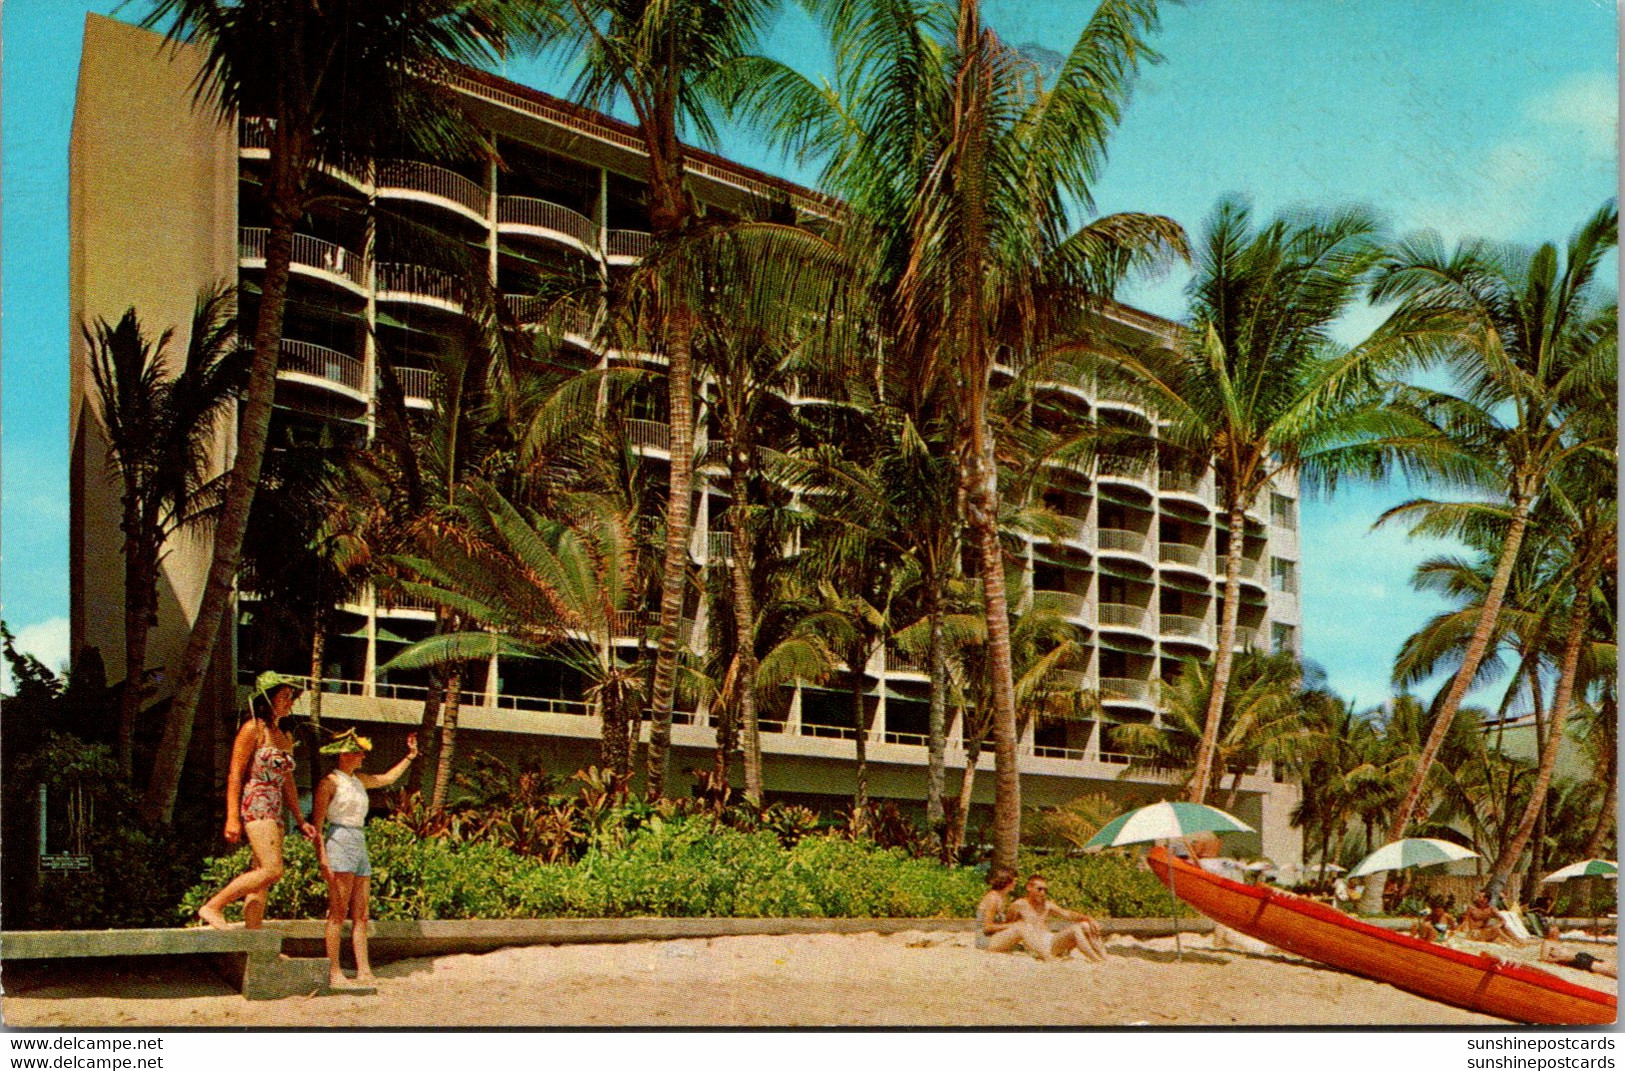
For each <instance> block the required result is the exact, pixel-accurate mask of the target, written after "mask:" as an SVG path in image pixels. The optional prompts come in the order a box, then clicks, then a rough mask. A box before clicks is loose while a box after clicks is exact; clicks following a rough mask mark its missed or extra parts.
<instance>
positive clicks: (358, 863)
mask: <svg viewBox="0 0 1625 1071" xmlns="http://www.w3.org/2000/svg"><path fill="white" fill-rule="evenodd" d="M371 750H372V741H371V740H368V739H367V738H366V737H364V736H357V735H356V731H355V730H354V729H349V730H347V731H345V732H343V733H341V734H339V736H338V737H337V738H335V739H334V740H333V741H332V742H331V743H329V744H327V745H326V746H324V747H323V748H322V754H323V755H337V756H338V769H336V770H334V771H333V772H332V773H330V774H328V775H327V776H326V777H324V778H322V783H321V784H320V785H318V786H316V802H315V806H314V808H313V810H312V813H311V819H312V821H313V822H314V823H315V825H316V828H317V829H320V828H322V825H323V823H324V822H325V823H327V824H328V825H329V826H330V827H331V828H329V829H328V831H327V837H326V839H325V840H318V841H317V842H316V860H317V862H318V863H319V864H320V866H321V868H322V877H323V878H324V879H326V881H327V932H326V935H325V936H326V939H327V981H328V985H330V986H332V987H334V988H343V987H344V985H345V984H346V983H345V978H344V972H343V971H342V970H340V969H339V939H340V937H342V936H343V934H344V919H345V917H346V916H348V917H349V918H350V921H351V924H352V926H353V927H354V930H353V932H352V933H351V935H350V941H351V943H352V945H353V946H354V948H355V980H356V981H357V982H359V983H361V984H362V985H370V984H372V983H373V982H374V981H375V979H374V978H373V973H372V963H371V962H370V961H369V960H368V958H367V906H368V905H367V897H368V889H369V886H370V885H371V884H372V862H371V860H370V859H368V857H367V834H366V831H365V826H366V824H367V810H368V803H367V789H369V788H385V787H387V786H389V785H393V784H394V783H395V782H396V781H398V780H400V777H401V774H403V773H405V772H406V768H407V767H408V766H410V765H411V764H412V760H413V759H415V758H417V756H418V736H417V734H416V733H409V734H407V737H406V757H405V758H404V759H402V760H401V761H400V762H397V763H396V764H395V765H394V766H391V767H390V768H389V770H388V772H386V773H381V774H365V773H358V772H357V771H358V770H359V769H360V768H361V762H362V760H363V759H364V758H366V755H367V752H369V751H371Z"/></svg>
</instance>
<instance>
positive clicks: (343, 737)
mask: <svg viewBox="0 0 1625 1071" xmlns="http://www.w3.org/2000/svg"><path fill="white" fill-rule="evenodd" d="M371 750H372V741H371V740H369V739H367V738H366V737H364V736H357V735H356V731H355V730H354V729H346V730H344V731H343V732H342V733H339V734H338V735H337V736H335V737H333V739H332V740H331V741H329V742H328V743H326V744H323V745H322V754H323V755H343V754H344V753H346V752H349V751H363V752H365V751H371Z"/></svg>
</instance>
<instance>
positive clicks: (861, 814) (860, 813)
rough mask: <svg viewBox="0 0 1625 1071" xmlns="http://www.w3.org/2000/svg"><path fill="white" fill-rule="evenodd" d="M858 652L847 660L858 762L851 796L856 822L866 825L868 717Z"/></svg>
mask: <svg viewBox="0 0 1625 1071" xmlns="http://www.w3.org/2000/svg"><path fill="white" fill-rule="evenodd" d="M862 657H863V656H862V653H861V652H858V651H853V652H849V653H848V655H847V658H848V659H852V660H854V661H853V664H852V724H853V725H854V726H855V727H856V734H855V735H854V736H853V738H852V742H853V744H854V745H855V746H856V749H857V760H858V770H857V774H858V789H857V791H856V792H855V793H853V796H852V810H853V813H854V814H855V815H856V816H857V818H858V821H860V822H864V823H865V824H867V818H868V815H869V716H868V711H867V710H866V709H865V707H866V706H867V704H865V703H864V701H863V665H862V663H860V662H857V661H856V659H859V658H862Z"/></svg>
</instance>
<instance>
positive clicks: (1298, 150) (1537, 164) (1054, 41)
mask: <svg viewBox="0 0 1625 1071" xmlns="http://www.w3.org/2000/svg"><path fill="white" fill-rule="evenodd" d="M985 4H986V7H985V10H986V12H987V18H988V21H989V22H990V23H991V24H992V25H993V26H994V27H995V28H996V29H998V30H999V31H1000V32H1001V33H1002V34H1003V35H1004V36H1005V37H1006V39H1007V40H1009V41H1011V42H1012V43H1014V44H1017V45H1024V44H1029V43H1032V44H1037V45H1041V46H1043V47H1045V48H1049V49H1053V50H1063V51H1064V50H1065V49H1066V48H1067V47H1068V46H1069V45H1070V42H1071V41H1072V40H1073V39H1074V38H1075V36H1076V34H1077V31H1078V29H1079V28H1080V27H1081V26H1082V24H1083V22H1084V21H1085V20H1086V18H1087V17H1088V14H1089V13H1090V12H1091V11H1092V10H1093V7H1094V5H1093V4H1089V3H1079V2H1068V3H1039V2H1036V0H985ZM118 6H119V4H118V0H96V2H88V3H87V2H83V0H8V2H7V3H5V5H4V8H3V23H0V33H3V38H4V48H5V60H6V62H5V64H4V69H3V85H0V107H3V112H0V242H3V244H4V250H5V256H4V258H3V260H0V427H3V439H0V449H3V452H4V454H3V465H4V467H3V475H4V482H3V484H0V530H3V532H4V539H5V542H4V558H3V560H0V605H3V607H4V616H5V619H6V621H7V622H8V623H9V624H10V626H11V628H12V630H13V631H14V632H16V633H17V634H18V635H19V637H20V639H21V641H22V643H23V646H25V647H26V648H28V649H31V650H33V651H34V652H35V653H37V654H39V655H40V656H41V657H42V658H44V659H45V660H46V661H47V662H49V663H51V664H53V665H54V664H57V663H59V662H60V661H62V660H63V659H64V658H65V656H66V651H67V607H68V582H67V525H68V501H67V491H66V488H67V469H68V462H67V446H68V429H67V389H68V371H67V346H68V338H69V325H68V319H67V259H68V258H67V139H68V128H69V124H70V123H71V120H72V106H73V92H74V79H75V76H76V72H77V68H78V53H79V41H80V33H81V26H82V21H83V14H84V12H85V11H98V12H103V13H107V12H109V11H112V10H113V9H115V8H116V7H118ZM125 7H126V9H127V12H126V13H121V17H129V18H135V17H138V16H139V13H140V12H141V11H143V10H144V5H142V4H141V3H139V2H132V3H129V4H127V5H125ZM1615 42H1616V29H1615V8H1614V6H1613V5H1612V4H1607V3H1600V2H1595V0H1476V2H1474V3H1472V4H1470V5H1469V4H1463V3H1461V2H1459V0H1231V2H1225V3H1221V2H1218V0H1197V2H1195V3H1192V4H1190V5H1189V6H1187V7H1183V8H1174V9H1170V10H1169V11H1168V12H1167V14H1166V16H1165V19H1164V26H1163V32H1162V33H1161V34H1160V35H1159V36H1158V38H1157V47H1158V48H1159V50H1160V51H1161V52H1162V53H1163V55H1164V57H1165V58H1164V62H1163V63H1162V64H1160V65H1158V66H1156V67H1153V68H1150V69H1149V70H1148V71H1147V73H1146V74H1145V76H1144V77H1143V78H1142V80H1141V83H1140V85H1139V88H1138V92H1137V94H1136V97H1135V100H1134V102H1133V105H1132V106H1131V108H1130V109H1129V112H1128V114H1127V116H1126V117H1125V119H1124V122H1123V125H1122V128H1121V130H1120V131H1119V132H1118V134H1117V135H1116V137H1115V138H1114V140H1113V142H1112V145H1111V159H1110V163H1109V164H1108V166H1107V168H1106V171H1105V174H1104V176H1103V179H1102V181H1101V182H1100V184H1099V186H1098V188H1097V189H1096V191H1095V193H1096V202H1097V208H1098V210H1099V211H1101V212H1114V211H1126V210H1134V211H1148V212H1159V213H1163V214H1166V215H1169V216H1172V217H1173V218H1175V219H1177V220H1179V221H1180V222H1181V223H1183V224H1184V225H1185V226H1186V227H1187V228H1188V229H1191V230H1192V231H1195V230H1196V229H1197V228H1198V227H1199V226H1200V225H1201V222H1202V220H1203V218H1204V217H1205V216H1206V214H1207V213H1208V211H1209V210H1210V209H1211V207H1212V205H1213V204H1214V202H1215V201H1216V200H1217V199H1218V198H1219V197H1220V196H1221V195H1224V194H1227V193H1243V194H1247V195H1249V196H1251V197H1252V198H1253V201H1254V203H1255V205H1256V208H1257V210H1258V212H1259V213H1260V214H1268V213H1272V212H1274V211H1276V210H1278V209H1281V208H1285V207H1289V206H1296V205H1327V204H1335V203H1344V202H1361V203H1365V204H1369V205H1372V206H1374V207H1376V208H1378V209H1380V210H1381V211H1383V212H1384V213H1386V215H1387V218H1388V219H1389V221H1390V224H1391V226H1392V227H1393V229H1394V230H1395V231H1397V232H1404V231H1409V230H1414V229H1416V228H1420V227H1431V228H1434V229H1436V230H1438V231H1440V232H1441V233H1442V234H1443V235H1444V236H1445V237H1446V238H1448V239H1452V240H1453V239H1455V238H1458V237H1462V236H1466V235H1474V236H1483V237H1489V238H1494V239H1500V240H1508V241H1516V242H1527V243H1534V242H1539V241H1544V240H1548V239H1559V240H1560V239H1562V238H1565V237H1566V236H1567V235H1568V234H1569V233H1570V231H1572V230H1573V228H1574V227H1575V226H1576V225H1577V224H1578V223H1579V222H1580V221H1581V220H1582V219H1583V218H1584V217H1585V216H1586V215H1588V214H1589V213H1590V212H1591V211H1592V210H1594V209H1595V208H1596V206H1597V205H1598V204H1599V203H1600V202H1601V201H1602V199H1603V198H1605V197H1608V196H1610V195H1612V194H1613V192H1614V190H1615V188H1616V172H1617V163H1616V161H1617V146H1616V129H1617V103H1618V96H1617V83H1618V71H1617V61H1616V58H1615ZM767 48H768V51H770V52H771V53H773V54H775V55H778V56H780V57H781V58H785V59H787V60H789V61H790V62H792V63H795V64H796V65H798V66H801V67H802V69H803V70H807V71H808V72H809V73H814V74H816V73H818V72H819V71H820V70H821V69H822V68H821V67H820V66H818V65H819V64H820V63H822V61H823V51H824V46H823V45H822V43H821V41H820V39H819V37H818V35H817V33H816V31H815V29H814V27H813V26H812V24H811V23H810V21H809V20H808V19H807V18H806V17H805V16H804V15H803V14H801V13H800V12H799V11H798V10H792V11H790V12H788V13H787V14H786V15H785V16H784V17H783V18H782V19H781V21H780V23H779V24H778V25H776V26H775V27H774V29H773V31H772V33H771V34H770V36H769V38H768V41H767ZM506 73H507V74H508V75H509V76H510V77H514V78H517V79H518V80H520V81H525V82H528V83H530V84H533V85H537V86H538V87H540V88H543V89H549V90H552V91H555V92H564V91H566V90H567V88H568V83H567V81H565V80H563V79H562V78H561V77H560V76H559V74H558V73H557V67H556V65H554V64H551V63H544V62H539V61H526V62H515V63H514V64H512V65H511V66H510V67H509V69H508V70H507V72H506ZM723 148H724V149H725V151H726V152H728V154H729V155H732V156H734V157H735V158H738V159H740V160H742V161H744V162H747V163H752V164H755V165H757V166H761V167H765V168H767V169H769V170H774V171H778V172H780V173H783V174H787V175H789V176H790V177H799V178H807V177H809V176H806V175H798V174H797V173H796V171H795V170H794V169H793V168H787V167H785V166H783V165H782V164H781V163H780V162H779V161H778V160H777V159H776V158H775V157H774V156H773V155H772V154H771V153H770V152H769V151H768V150H767V149H766V148H765V147H764V146H762V145H760V144H759V143H757V142H756V141H755V140H754V139H752V138H750V137H749V136H747V135H739V136H730V137H729V140H728V143H727V144H726V145H725V146H723ZM1610 270H1613V266H1612V264H1610ZM1184 281H1185V279H1184V276H1183V275H1181V274H1178V273H1175V274H1172V275H1170V276H1168V277H1165V278H1163V279H1161V280H1157V281H1153V282H1149V283H1143V284H1139V285H1136V286H1134V287H1132V288H1131V289H1130V290H1129V291H1127V292H1126V293H1125V295H1124V296H1125V297H1127V298H1128V299H1129V300H1130V301H1132V302H1134V303H1136V304H1140V305H1141V306H1143V307H1145V308H1147V309H1149V310H1151V311H1153V312H1157V313H1160V314H1163V315H1166V316H1171V317H1178V316H1179V315H1180V314H1181V312H1182V302H1181V298H1180V293H1181V287H1182V286H1183V284H1184ZM1379 318H1380V312H1378V311H1372V310H1361V311H1360V312H1358V313H1356V314H1353V315H1351V316H1350V317H1349V321H1348V323H1347V324H1345V325H1344V333H1345V335H1346V336H1347V337H1348V338H1350V339H1353V338H1354V337H1356V336H1357V335H1358V334H1360V333H1361V332H1362V331H1364V330H1368V329H1369V328H1370V327H1371V326H1373V325H1374V324H1375V323H1376V322H1377V320H1378V319H1379ZM1410 493H1411V492H1410V491H1409V490H1408V489H1406V488H1403V487H1397V486H1396V487H1382V488H1362V489H1356V490H1351V491H1346V492H1340V493H1339V494H1338V496H1337V497H1336V498H1335V499H1334V500H1332V501H1330V502H1313V501H1311V502H1308V503H1306V504H1305V506H1304V508H1303V510H1302V517H1301V525H1302V532H1301V541H1302V547H1303V567H1302V568H1303V576H1302V588H1303V603H1302V604H1303V614H1304V622H1305V626H1304V646H1305V653H1306V655H1307V656H1308V657H1310V658H1312V659H1314V660H1315V661H1317V662H1319V663H1321V664H1322V665H1323V666H1324V667H1325V668H1326V669H1327V671H1328V673H1329V675H1330V679H1331V683H1332V685H1333V686H1334V687H1335V688H1337V689H1338V690H1339V691H1341V692H1343V693H1344V694H1346V695H1350V696H1352V697H1355V698H1357V699H1358V700H1359V701H1360V702H1361V703H1363V704H1370V703H1376V702H1379V701H1380V700H1381V699H1382V698H1383V697H1385V696H1386V695H1387V694H1388V690H1389V689H1388V685H1387V679H1388V669H1389V665H1390V663H1391V660H1392V657H1393V654H1394V652H1395V650H1396V649H1397V648H1398V645H1399V643H1400V642H1401V640H1402V639H1403V638H1404V636H1405V635H1407V634H1408V633H1409V632H1410V631H1412V630H1413V629H1414V628H1415V627H1416V626H1418V625H1419V624H1421V623H1422V622H1423V621H1424V620H1426V618H1427V617H1428V616H1429V615H1430V614H1432V613H1434V612H1436V611H1437V610H1438V609H1440V606H1439V604H1438V602H1437V600H1435V599H1433V598H1431V597H1424V596H1419V595H1417V594H1415V593H1413V592H1412V591H1411V590H1410V588H1409V583H1408V578H1409V575H1410V571H1411V568H1412V567H1413V566H1414V565H1415V564H1416V563H1417V562H1418V561H1420V560H1422V559H1423V558H1424V557H1427V556H1428V555H1430V554H1432V553H1436V552H1438V551H1439V550H1440V549H1441V548H1440V547H1439V546H1438V545H1437V544H1423V543H1419V542H1412V541H1409V540H1407V539H1406V538H1405V535H1404V533H1403V532H1402V531H1399V530H1388V529H1385V530H1382V531H1379V532H1376V533H1372V532H1371V531H1370V527H1371V523H1372V521H1373V520H1374V519H1375V518H1376V517H1377V515H1378V514H1379V513H1381V511H1382V510H1383V509H1384V508H1386V507H1387V506H1388V505H1390V504H1393V503H1395V502H1397V501H1400V500H1402V499H1404V498H1406V497H1409V495H1410Z"/></svg>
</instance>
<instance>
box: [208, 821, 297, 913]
mask: <svg viewBox="0 0 1625 1071" xmlns="http://www.w3.org/2000/svg"><path fill="white" fill-rule="evenodd" d="M243 832H244V833H246V834H247V836H248V845H249V847H250V848H251V849H252V850H253V853H254V854H253V866H252V867H251V868H250V869H248V870H246V871H244V872H243V873H241V874H239V875H237V876H236V877H235V878H232V879H231V881H229V882H227V883H226V887H225V888H224V889H221V890H220V891H219V892H217V893H215V894H214V895H213V896H212V897H210V898H209V902H208V903H206V904H204V905H203V906H202V907H200V908H198V913H197V914H198V918H200V919H202V920H203V921H204V922H206V923H208V924H209V925H210V926H213V927H215V928H216V929H221V928H223V927H224V926H225V925H226V915H225V909H226V907H227V906H228V905H230V904H233V903H236V902H237V901H238V900H241V899H243V898H244V897H250V898H251V899H250V900H249V901H248V902H247V903H245V904H244V905H243V925H244V926H245V927H247V928H248V929H250V930H257V929H259V928H260V924H261V922H262V921H263V920H264V918H265V897H266V893H267V892H268V891H269V890H270V888H271V886H273V885H275V884H276V883H277V880H278V879H279V878H281V877H282V823H281V822H277V821H271V820H269V819H266V820H263V821H259V822H248V823H246V824H245V825H244V826H243ZM256 894H257V896H256Z"/></svg>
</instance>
